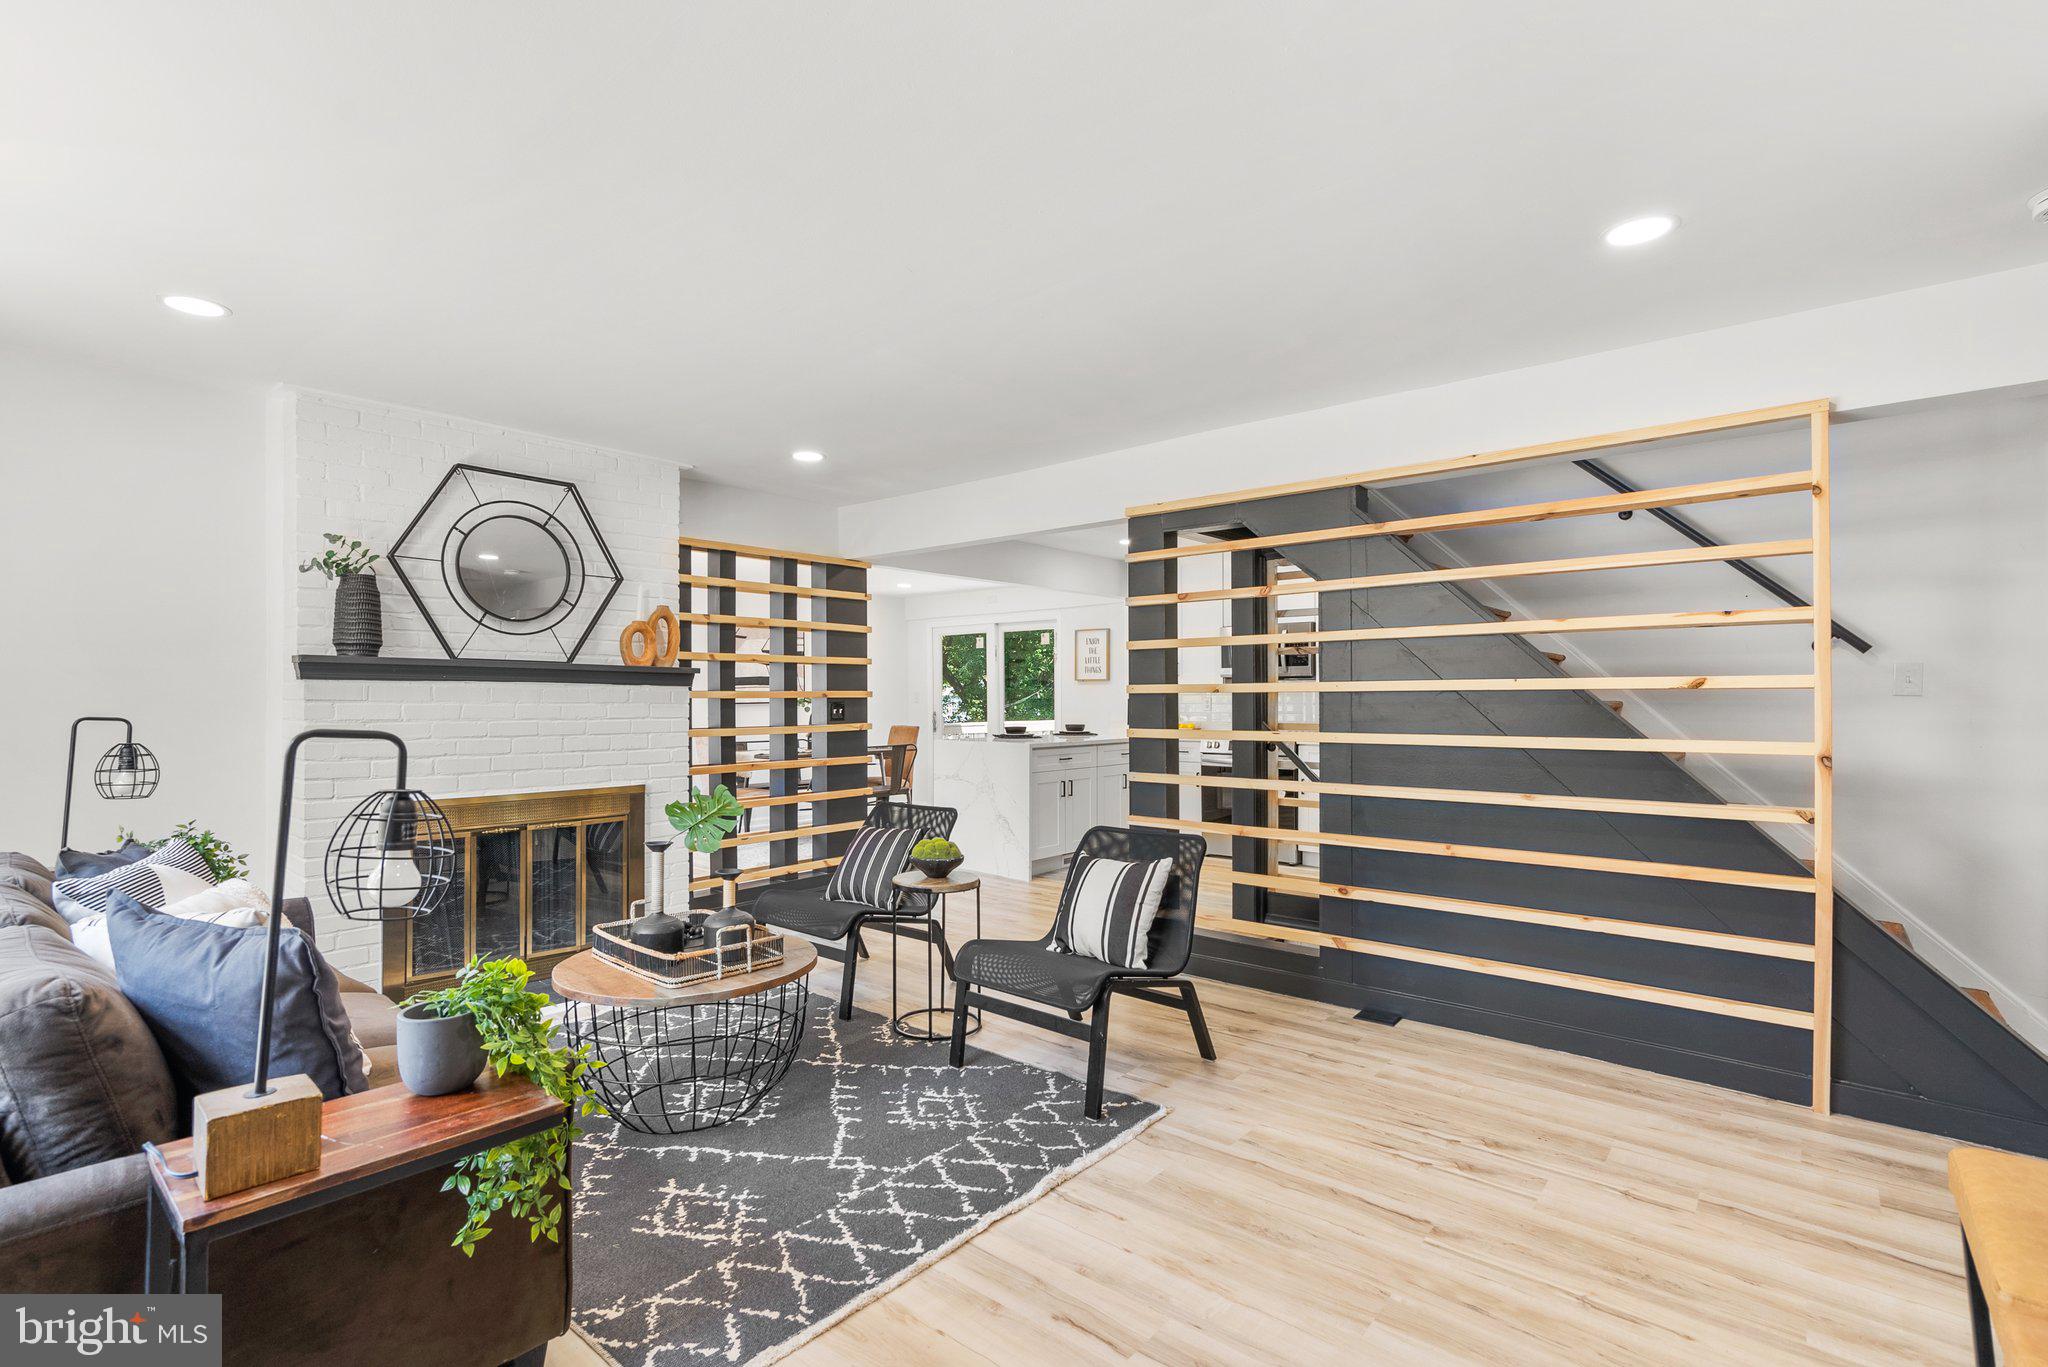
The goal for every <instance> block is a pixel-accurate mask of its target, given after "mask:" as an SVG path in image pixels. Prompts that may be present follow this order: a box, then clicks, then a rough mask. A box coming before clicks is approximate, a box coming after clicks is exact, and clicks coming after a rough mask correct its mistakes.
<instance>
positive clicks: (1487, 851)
mask: <svg viewBox="0 0 2048 1367" xmlns="http://www.w3.org/2000/svg"><path fill="white" fill-rule="evenodd" d="M1131 824H1132V825H1133V826H1157V827H1163V828H1165V829H1167V830H1175V831H1195V832H1199V833H1201V834H1203V835H1228V836H1244V837H1246V838H1248V839H1255V840H1285V841H1289V842H1291V843H1293V844H1297V845H1331V846H1341V847H1343V848H1345V849H1351V850H1379V851H1381V852H1383V853H1387V854H1422V855H1431V856H1438V857H1442V858H1446V859H1477V860H1481V861H1483V862H1485V863H1489V864H1526V865H1529V866H1531V867H1533V868H1545V869H1577V870H1579V871H1581V872H1584V873H1615V874H1626V875H1629V876H1631V877H1637V878H1672V879H1677V880H1679V881H1681V882H1686V883H1716V884H1721V885H1723V886H1727V887H1738V888H1769V889H1771V890H1773V891H1777V892H1804V893H1811V892H1812V891H1813V889H1814V881H1813V878H1812V876H1811V875H1793V874H1784V873H1753V872H1751V871H1749V870H1747V869H1714V868H1706V867H1703V866H1701V865H1698V864H1659V863H1654V862H1652V861H1650V860H1647V859H1610V858H1608V857H1606V856H1604V855H1592V854H1558V853H1555V852H1553V851H1550V850H1517V849H1507V848H1504V847H1502V846H1498V845H1451V844H1445V843H1442V842H1439V841H1432V840H1397V839H1395V838H1393V837H1391V836H1380V835H1347V834H1342V833H1339V832H1335V831H1298V830H1286V829H1284V828H1282V827H1279V826H1239V825H1234V824H1232V823H1229V822H1224V821H1189V820H1185V819H1183V818H1181V817H1174V816H1137V815H1133V816H1132V817H1131Z"/></svg>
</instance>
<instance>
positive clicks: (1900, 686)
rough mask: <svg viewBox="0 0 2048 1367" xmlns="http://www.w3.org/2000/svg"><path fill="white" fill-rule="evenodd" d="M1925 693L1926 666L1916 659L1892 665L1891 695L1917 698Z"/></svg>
mask: <svg viewBox="0 0 2048 1367" xmlns="http://www.w3.org/2000/svg"><path fill="white" fill-rule="evenodd" d="M1926 693H1927V666H1926V665H1924V664H1921V663H1920V662H1919V661H1917V660H1913V661H1901V662H1900V663H1898V664H1895V665H1893V666H1892V696H1893V697H1895V698H1919V697H1924V696H1925V695H1926Z"/></svg>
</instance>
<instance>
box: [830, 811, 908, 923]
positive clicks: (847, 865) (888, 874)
mask: <svg viewBox="0 0 2048 1367" xmlns="http://www.w3.org/2000/svg"><path fill="white" fill-rule="evenodd" d="M916 843H917V832H916V831H909V830H884V829H882V828H881V827H879V826H863V827H862V828H861V829H860V830H858V831H855V832H854V833H853V843H852V844H851V845H848V846H847V847H846V856H845V857H844V858H843V859H841V860H840V861H839V867H838V868H836V869H834V870H832V877H831V879H830V881H828V882H827V883H826V884H825V896H826V898H827V899H828V900H830V901H834V902H856V903H858V904H860V905H861V906H864V907H878V908H880V909H881V910H883V911H894V910H895V909H896V907H897V905H898V904H899V903H901V902H902V900H903V889H901V888H899V887H897V886H896V885H895V884H896V875H897V874H899V873H901V872H903V870H904V869H905V868H907V867H909V865H910V847H911V846H912V845H915V844H916Z"/></svg>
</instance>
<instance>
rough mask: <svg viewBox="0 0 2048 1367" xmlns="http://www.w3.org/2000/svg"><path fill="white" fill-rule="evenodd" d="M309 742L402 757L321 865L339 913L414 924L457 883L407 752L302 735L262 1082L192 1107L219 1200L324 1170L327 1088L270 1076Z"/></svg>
mask: <svg viewBox="0 0 2048 1367" xmlns="http://www.w3.org/2000/svg"><path fill="white" fill-rule="evenodd" d="M309 740H371V741H383V742H386V743H387V744H389V745H390V746H391V747H392V748H393V749H395V750H397V751H398V777H397V782H396V784H394V785H393V786H392V787H390V788H387V789H385V790H383V791H382V792H376V793H372V794H370V795H369V796H368V797H366V798H364V799H363V800H362V801H361V802H359V803H357V804H356V807H355V810H353V811H351V812H350V813H349V814H348V815H347V816H346V817H344V818H343V819H342V821H341V824H340V825H339V826H337V827H336V828H335V831H334V837H333V838H332V839H331V840H329V841H328V842H327V853H326V856H325V858H324V859H323V860H322V861H321V882H322V885H323V886H324V888H325V889H326V892H327V897H328V900H329V901H330V902H331V903H333V905H334V909H335V910H336V911H338V912H340V913H341V914H342V915H343V916H346V917H348V918H349V919H350V920H352V921H411V920H417V919H418V918H420V917H422V916H427V915H431V914H432V913H433V912H434V910H435V909H436V908H437V907H439V906H440V905H441V903H442V902H443V901H444V900H445V899H446V898H447V896H448V889H449V887H450V886H451V885H452V884H453V883H454V881H455V832H454V830H453V828H452V827H451V826H450V825H449V824H448V818H447V816H446V815H445V814H444V813H443V812H442V811H441V808H440V807H439V806H438V805H436V803H435V802H434V799H432V798H431V797H428V796H427V795H426V794H425V793H423V792H421V791H420V790H419V789H417V788H408V787H406V784H405V760H406V754H405V742H404V741H402V740H400V739H399V738H398V737H397V736H394V735H392V734H391V733H390V732H389V731H356V730H344V729H321V730H313V731H301V732H300V733H299V734H298V735H296V736H294V737H292V743H291V745H290V746H289V747H287V748H286V750H285V752H284V782H283V785H282V787H281V788H280V790H279V795H278V805H277V860H276V863H275V865H274V867H273V871H272V874H271V880H270V907H271V915H270V928H269V931H268V933H267V934H266V935H265V936H264V945H263V989H262V993H261V995H260V996H259V998H258V1002H257V1008H256V1076H255V1080H254V1081H253V1082H252V1083H251V1084H250V1086H249V1088H248V1090H246V1091H244V1090H243V1089H242V1088H240V1087H224V1088H222V1089H220V1090H219V1091H215V1092H206V1093H203V1094H201V1095H199V1096H196V1097H194V1098H193V1099H192V1155H193V1158H194V1159H195V1160H196V1166H197V1168H198V1175H199V1185H200V1188H201V1190H202V1191H203V1192H204V1194H205V1195H206V1197H207V1198H208V1199H209V1200H210V1199H212V1198H214V1197H216V1196H226V1195H229V1194H230V1193H233V1192H237V1191H243V1190H246V1189H247V1188H249V1187H254V1186H260V1185H262V1184H263V1183H265V1182H275V1181H278V1180H279V1179H281V1178H285V1177H291V1176H295V1175H296V1174H298V1173H302V1172H311V1171H313V1170H314V1169H315V1168H317V1167H319V1166H320V1103H321V1100H322V1098H321V1095H320V1088H319V1087H318V1086H317V1085H316V1084H315V1083H314V1081H313V1079H312V1078H310V1077H308V1076H306V1075H305V1074H304V1073H294V1074H292V1075H291V1076H289V1077H281V1078H272V1077H271V1076H270V1032H271V1015H272V1004H273V1002H274V1001H275V998H276V993H277V951H278V940H279V938H280V936H281V935H282V933H283V932H282V926H283V922H284V915H283V908H284V871H285V863H286V861H287V860H288V859H289V858H290V855H291V824H292V779H293V775H294V773H295V771H296V769H297V766H298V757H299V747H300V746H301V745H304V744H305V743H306V742H307V741H309Z"/></svg>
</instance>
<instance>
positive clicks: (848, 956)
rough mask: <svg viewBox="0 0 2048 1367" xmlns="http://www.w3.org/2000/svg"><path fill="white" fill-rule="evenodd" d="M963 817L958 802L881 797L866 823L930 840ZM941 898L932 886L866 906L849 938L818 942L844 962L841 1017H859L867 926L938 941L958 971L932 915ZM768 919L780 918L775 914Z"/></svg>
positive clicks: (798, 885) (804, 886)
mask: <svg viewBox="0 0 2048 1367" xmlns="http://www.w3.org/2000/svg"><path fill="white" fill-rule="evenodd" d="M959 819H960V813H959V812H958V811H957V810H955V809H954V808H952V807H929V806H920V805H918V804H917V803H914V802H890V801H886V800H882V799H877V800H876V801H875V802H873V803H872V804H871V805H870V806H869V808H868V815H867V820H866V821H865V822H864V823H863V824H864V825H866V826H870V827H879V828H882V829H888V828H892V827H908V828H909V829H911V830H914V831H916V832H917V838H918V839H920V840H929V839H932V838H934V837H939V838H944V837H948V836H951V835H952V834H953V823H954V822H955V821H958V820H959ZM831 880H832V875H831V873H830V872H826V873H822V874H815V875H811V876H808V877H804V878H792V879H788V880H786V881H783V882H778V883H770V884H768V885H767V886H766V887H764V888H763V889H762V891H763V892H764V893H765V892H769V891H778V892H808V891H811V890H813V889H816V890H818V891H819V892H822V891H823V890H824V888H825V885H826V884H827V883H829V882H831ZM938 900H939V899H938V898H937V897H936V896H934V895H933V894H931V893H928V892H907V893H905V894H904V895H903V904H902V905H901V906H899V907H897V908H895V909H894V910H889V911H885V910H883V909H882V908H880V907H864V908H862V909H861V911H860V913H859V914H858V915H856V916H855V917H854V918H853V923H852V924H851V925H849V926H848V927H847V930H846V938H845V941H844V943H843V944H841V945H836V946H835V945H831V944H820V945H819V946H818V954H819V956H820V957H822V958H826V959H838V960H840V961H841V962H842V963H843V964H844V968H843V969H842V971H841V974H840V983H839V1019H841V1020H852V1019H853V984H854V974H855V971H856V966H857V965H858V963H859V961H860V960H862V959H865V958H867V957H868V947H867V945H866V944H865V943H863V942H862V940H861V934H862V932H864V931H870V930H872V931H874V932H876V933H877V934H881V935H894V936H896V937H897V938H898V939H901V940H916V941H918V942H919V943H923V944H931V945H935V946H937V947H938V951H939V958H940V960H941V961H942V962H943V963H944V964H945V968H946V971H947V972H948V973H951V972H952V971H953V951H952V949H951V948H950V947H949V946H948V945H947V944H946V937H945V936H944V935H941V934H940V933H939V932H938V928H937V926H936V925H935V924H934V923H933V921H932V911H933V909H934V908H935V907H936V906H937V905H938ZM842 905H845V904H842ZM768 924H769V925H771V926H772V925H774V924H775V923H774V921H773V919H772V914H771V916H770V918H769V919H768Z"/></svg>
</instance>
